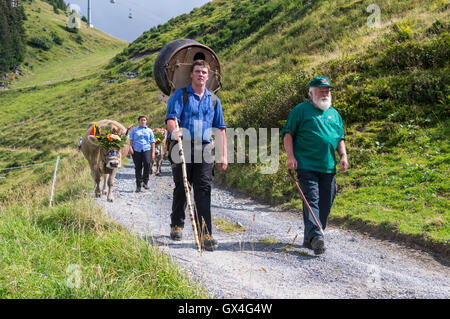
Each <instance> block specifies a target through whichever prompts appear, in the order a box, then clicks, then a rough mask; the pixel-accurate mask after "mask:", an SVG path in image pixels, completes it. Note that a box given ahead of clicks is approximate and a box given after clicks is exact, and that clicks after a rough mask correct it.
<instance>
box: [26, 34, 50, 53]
mask: <svg viewBox="0 0 450 319" xmlns="http://www.w3.org/2000/svg"><path fill="white" fill-rule="evenodd" d="M28 43H29V44H30V45H32V46H34V47H37V48H40V49H43V50H45V51H48V50H50V49H51V47H52V46H53V40H52V39H51V38H50V37H49V36H47V35H45V34H43V35H38V36H35V37H32V38H31V39H30V40H29V41H28Z"/></svg>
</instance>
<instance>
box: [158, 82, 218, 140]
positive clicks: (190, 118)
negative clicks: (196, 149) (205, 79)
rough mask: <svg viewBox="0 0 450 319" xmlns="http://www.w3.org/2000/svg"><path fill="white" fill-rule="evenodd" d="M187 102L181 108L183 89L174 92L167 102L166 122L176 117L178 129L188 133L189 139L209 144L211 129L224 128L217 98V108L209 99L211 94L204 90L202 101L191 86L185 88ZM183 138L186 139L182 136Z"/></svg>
mask: <svg viewBox="0 0 450 319" xmlns="http://www.w3.org/2000/svg"><path fill="white" fill-rule="evenodd" d="M186 90H187V92H188V101H187V103H186V105H184V107H183V89H179V90H177V91H175V93H174V94H173V95H172V96H171V98H170V99H169V101H168V102H167V115H166V123H167V120H169V119H173V118H174V117H176V118H177V119H178V124H179V126H180V128H185V129H187V130H188V131H189V133H190V138H191V139H195V140H198V141H200V140H201V141H202V142H205V143H209V142H211V128H218V129H222V128H226V125H225V121H224V119H223V110H222V105H221V103H220V100H219V98H217V107H216V109H215V110H214V104H213V103H212V99H211V92H209V91H208V89H205V93H204V94H203V97H202V99H201V100H200V97H199V96H198V95H197V93H195V92H194V90H193V89H192V86H191V85H188V86H187V89H186ZM183 138H186V136H185V135H183Z"/></svg>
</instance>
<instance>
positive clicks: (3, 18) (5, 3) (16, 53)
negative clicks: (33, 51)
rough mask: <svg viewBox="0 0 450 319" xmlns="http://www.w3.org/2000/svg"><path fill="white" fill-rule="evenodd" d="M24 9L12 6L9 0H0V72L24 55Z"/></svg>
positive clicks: (15, 63) (16, 62)
mask: <svg viewBox="0 0 450 319" xmlns="http://www.w3.org/2000/svg"><path fill="white" fill-rule="evenodd" d="M24 20H25V11H24V9H23V7H22V6H18V7H13V6H12V4H11V0H0V72H7V71H8V70H10V69H11V68H13V67H15V66H17V65H18V64H19V63H20V62H22V61H23V58H24V55H25V50H26V48H25V30H24V27H23V21H24Z"/></svg>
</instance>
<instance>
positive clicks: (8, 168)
mask: <svg viewBox="0 0 450 319" xmlns="http://www.w3.org/2000/svg"><path fill="white" fill-rule="evenodd" d="M59 161H60V157H59V156H58V157H57V158H56V160H54V161H46V162H41V163H34V164H29V165H22V166H13V167H7V168H1V169H0V172H3V171H9V170H13V169H23V168H28V167H34V166H42V165H47V164H50V163H56V164H55V170H54V172H53V181H52V191H51V193H50V201H49V206H50V207H52V205H53V194H54V191H55V183H56V174H57V172H58V164H59ZM1 178H5V176H1V175H0V179H1Z"/></svg>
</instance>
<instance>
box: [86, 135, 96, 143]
mask: <svg viewBox="0 0 450 319" xmlns="http://www.w3.org/2000/svg"><path fill="white" fill-rule="evenodd" d="M87 140H88V142H90V143H92V144H95V145H98V139H97V138H96V137H95V136H94V135H88V137H87Z"/></svg>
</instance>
